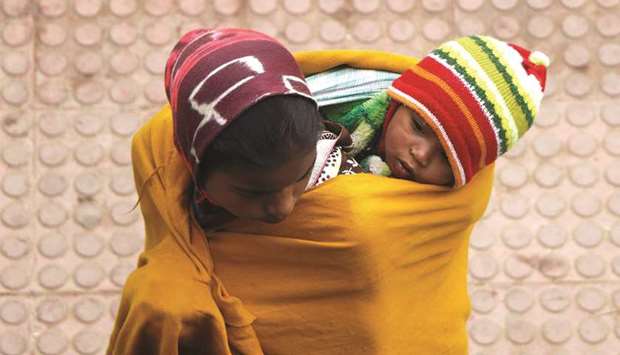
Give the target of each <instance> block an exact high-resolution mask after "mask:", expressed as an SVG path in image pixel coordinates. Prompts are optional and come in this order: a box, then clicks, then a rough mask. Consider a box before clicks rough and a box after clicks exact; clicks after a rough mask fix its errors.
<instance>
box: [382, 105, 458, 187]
mask: <svg viewBox="0 0 620 355" xmlns="http://www.w3.org/2000/svg"><path fill="white" fill-rule="evenodd" d="M385 161H386V163H387V165H388V166H389V167H390V170H391V171H392V175H393V176H395V177H398V178H401V179H407V180H413V181H416V182H419V183H422V184H432V185H444V186H451V185H453V184H454V176H453V175H452V169H451V168H450V163H449V162H448V158H447V157H446V154H445V152H444V150H443V148H442V146H441V143H440V142H439V139H438V138H437V136H436V135H435V133H434V132H433V129H432V128H431V127H429V126H428V125H427V124H426V123H425V122H424V120H422V119H421V118H420V117H419V116H418V114H417V113H416V112H415V111H413V110H411V109H409V108H408V107H406V106H404V105H400V107H399V108H398V109H397V110H396V112H395V113H394V117H392V121H391V122H390V124H389V125H388V127H387V131H386V133H385Z"/></svg>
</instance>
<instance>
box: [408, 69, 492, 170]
mask: <svg viewBox="0 0 620 355" xmlns="http://www.w3.org/2000/svg"><path fill="white" fill-rule="evenodd" d="M418 65H420V66H421V67H423V68H425V69H426V70H428V71H430V72H432V73H434V74H435V75H437V76H438V77H440V78H441V79H443V80H444V81H445V82H446V83H447V84H448V85H449V86H450V87H451V88H452V89H453V90H454V91H455V92H456V93H457V94H458V95H459V98H460V100H461V101H462V102H463V103H464V104H465V105H466V106H467V109H468V110H469V112H470V113H471V115H472V116H473V118H474V119H475V121H476V122H475V123H476V124H477V126H478V129H479V130H480V132H481V133H482V136H483V138H484V143H485V145H486V156H485V160H484V165H485V166H486V165H488V164H491V163H493V162H494V161H495V160H496V159H497V137H496V136H495V131H494V130H493V126H492V125H491V122H490V121H489V118H487V116H486V115H485V113H484V111H482V107H481V103H480V102H479V101H478V100H476V98H475V97H474V95H473V94H472V92H471V90H470V89H469V88H468V87H467V86H465V84H464V83H463V81H462V80H461V79H460V78H459V77H457V76H456V75H455V74H454V73H453V72H452V71H450V70H449V69H448V68H446V67H445V66H443V65H442V64H441V63H439V62H437V61H436V60H435V59H433V58H432V57H426V58H424V60H423V61H422V62H420V63H419V64H418ZM455 119H457V120H458V121H463V123H464V126H468V127H469V124H467V123H466V122H465V121H466V120H465V118H464V117H455ZM469 129H471V127H469ZM468 134H469V133H468ZM466 138H468V140H470V139H469V138H472V139H471V140H470V142H471V143H472V144H474V143H475V145H478V144H477V142H476V140H475V138H474V137H473V136H468V137H466ZM478 151H479V148H478ZM478 154H479V153H478ZM478 156H479V155H478ZM477 160H479V159H472V161H477ZM481 168H483V167H482V166H481V167H478V169H481Z"/></svg>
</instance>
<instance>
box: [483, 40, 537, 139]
mask: <svg viewBox="0 0 620 355" xmlns="http://www.w3.org/2000/svg"><path fill="white" fill-rule="evenodd" d="M478 38H480V39H482V40H484V42H485V43H486V45H487V46H488V47H489V48H490V49H491V50H492V51H493V53H495V54H496V55H497V59H498V60H499V61H500V62H501V63H502V65H503V66H504V68H506V71H507V72H508V74H509V75H510V77H511V78H512V79H513V80H514V83H515V85H516V87H517V88H518V89H519V93H520V94H521V96H522V97H523V100H524V101H525V104H526V105H527V107H528V109H529V110H530V111H531V112H532V114H533V117H535V116H536V114H537V111H538V109H537V107H536V104H534V103H535V102H537V101H539V100H536V99H535V98H534V97H532V94H533V93H532V88H531V87H529V86H528V84H531V79H532V78H530V77H529V74H528V73H527V72H526V70H525V68H524V67H523V60H524V59H523V57H522V56H521V54H519V52H517V50H516V49H514V48H512V47H510V45H508V43H505V42H502V41H499V40H497V39H495V38H492V37H487V36H478ZM536 85H539V86H540V83H539V82H537V83H536ZM524 119H525V116H524ZM525 124H526V125H527V128H529V127H530V126H531V123H530V122H527V120H526V122H525ZM526 130H527V129H526Z"/></svg>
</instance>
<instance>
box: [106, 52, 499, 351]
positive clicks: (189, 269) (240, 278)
mask: <svg viewBox="0 0 620 355" xmlns="http://www.w3.org/2000/svg"><path fill="white" fill-rule="evenodd" d="M296 58H297V59H298V61H299V63H300V65H301V66H302V69H303V70H304V72H305V73H306V74H310V73H315V72H318V71H323V70H327V69H329V68H332V67H335V66H338V65H350V66H354V67H360V68H370V69H383V70H391V71H396V72H402V71H404V70H405V69H406V68H407V67H409V66H411V65H413V64H414V63H415V62H416V60H415V59H414V58H411V57H406V56H402V55H395V54H390V53H385V52H377V51H351V50H344V51H339V50H329V51H317V52H301V53H298V54H297V55H296ZM172 129H173V127H172V118H171V113H170V109H169V107H168V106H166V107H164V108H163V109H162V110H161V111H160V112H159V113H157V114H156V115H155V116H154V117H153V118H151V119H150V120H149V122H147V123H146V124H145V125H144V126H143V127H142V128H141V129H140V130H139V131H138V132H137V133H136V135H135V136H134V139H133V142H132V163H133V167H134V176H135V184H136V187H137V190H138V192H139V193H140V195H141V201H140V207H141V210H142V214H143V216H144V220H145V233H146V243H145V250H144V252H143V253H142V254H141V255H140V258H139V261H138V267H137V269H136V270H135V271H134V272H133V273H132V274H131V275H130V277H129V278H128V280H127V282H126V285H125V288H124V289H123V294H122V298H121V303H120V306H119V310H118V314H117V318H116V321H115V325H114V329H113V331H112V335H111V338H110V343H109V347H108V354H162V355H163V354H171V355H174V354H217V355H220V354H222V355H228V354H264V353H265V354H270V355H273V354H343V353H354V354H426V353H465V351H466V339H467V337H466V334H465V330H464V329H465V328H464V322H465V319H466V317H467V314H468V311H469V308H468V298H467V294H466V280H465V279H466V277H465V275H466V270H467V241H468V236H469V234H470V232H471V228H472V225H473V223H474V222H475V221H476V220H478V219H479V218H480V216H481V215H482V212H483V210H484V208H485V206H486V204H487V202H488V198H489V193H490V190H491V186H492V177H493V168H492V167H489V168H487V169H485V170H483V171H482V172H481V173H479V174H478V176H477V177H476V178H475V179H474V180H473V181H472V182H471V183H470V184H469V185H467V186H465V187H464V188H461V189H459V190H455V191H451V190H448V189H445V188H440V187H434V186H429V185H419V184H415V183H412V182H409V181H404V180H397V179H391V178H383V177H377V176H371V175H358V176H350V177H347V176H340V177H337V178H336V179H334V180H332V181H329V182H327V183H324V184H323V185H321V186H319V187H318V188H316V189H314V190H311V191H310V192H308V193H306V194H305V195H304V196H303V197H302V198H301V200H300V202H299V204H298V205H297V207H296V208H295V211H294V212H293V214H292V215H291V216H290V218H289V219H288V220H287V221H285V222H284V223H282V224H278V225H265V224H261V223H257V222H251V221H241V220H239V221H235V222H234V223H232V224H231V225H230V226H229V227H227V229H226V230H224V231H221V232H218V233H216V234H214V235H209V236H208V237H209V238H208V239H207V238H205V235H204V234H203V232H202V230H201V229H200V228H199V226H198V225H197V223H196V222H195V221H194V220H193V219H192V218H191V216H190V213H189V210H188V208H187V206H183V205H182V203H181V196H182V193H183V191H184V189H185V187H186V184H188V183H189V181H190V174H189V171H188V170H187V168H186V166H185V164H184V163H183V161H182V158H181V157H180V155H179V154H178V153H177V151H176V150H175V147H174V144H173V135H172ZM214 261H215V262H214ZM214 265H215V266H214ZM224 285H226V288H225V287H224ZM228 291H230V294H229V293H228ZM240 299H241V300H243V302H244V303H241V301H240ZM405 315H408V316H405ZM256 317H258V318H256ZM259 340H260V341H259Z"/></svg>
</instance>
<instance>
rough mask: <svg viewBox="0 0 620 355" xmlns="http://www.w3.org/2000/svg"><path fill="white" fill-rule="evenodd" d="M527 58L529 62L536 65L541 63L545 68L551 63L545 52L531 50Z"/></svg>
mask: <svg viewBox="0 0 620 355" xmlns="http://www.w3.org/2000/svg"><path fill="white" fill-rule="evenodd" d="M528 59H529V61H530V62H532V63H534V64H536V65H542V66H544V67H545V68H548V67H549V64H551V60H550V59H549V57H548V56H547V55H546V54H545V53H543V52H539V51H533V52H532V53H530V56H529V58H528Z"/></svg>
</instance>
